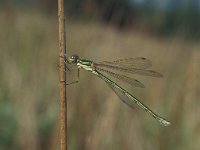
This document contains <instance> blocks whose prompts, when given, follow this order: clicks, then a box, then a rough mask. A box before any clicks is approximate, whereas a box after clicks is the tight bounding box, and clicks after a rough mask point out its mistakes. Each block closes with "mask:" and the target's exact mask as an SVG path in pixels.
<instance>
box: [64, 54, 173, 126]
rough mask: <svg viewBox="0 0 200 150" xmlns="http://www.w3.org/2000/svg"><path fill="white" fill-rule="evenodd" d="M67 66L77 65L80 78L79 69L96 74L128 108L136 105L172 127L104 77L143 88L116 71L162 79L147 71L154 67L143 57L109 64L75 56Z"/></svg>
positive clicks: (69, 60) (163, 123) (153, 72)
mask: <svg viewBox="0 0 200 150" xmlns="http://www.w3.org/2000/svg"><path fill="white" fill-rule="evenodd" d="M67 64H75V65H76V66H77V68H78V78H79V68H83V69H85V70H87V71H89V72H91V73H93V74H95V75H96V76H98V77H99V78H101V79H102V80H104V81H105V82H106V83H107V84H108V85H109V86H110V87H111V88H112V89H113V91H114V92H115V93H116V94H117V95H118V96H119V97H120V99H121V100H122V101H123V102H124V103H126V104H127V105H128V106H130V107H131V108H133V107H134V105H135V104H137V105H138V106H139V107H140V108H142V109H143V110H145V111H146V112H147V113H148V114H149V115H151V116H152V117H154V118H155V119H156V120H157V121H158V122H159V123H160V124H162V125H164V126H169V125H170V122H169V121H167V120H166V119H164V118H162V117H160V116H159V115H157V114H156V113H154V112H153V111H152V110H151V109H150V108H148V107H147V106H146V105H145V104H143V103H142V102H141V101H140V100H138V99H137V98H136V97H134V96H133V95H132V94H130V93H129V92H128V91H127V90H125V89H124V88H123V87H121V86H120V85H118V84H117V83H116V82H114V81H113V80H111V79H110V78H108V77H107V76H105V75H104V74H107V75H109V76H111V77H114V78H116V79H118V80H121V81H123V82H125V83H128V84H130V85H133V86H136V87H141V88H143V87H144V85H143V84H142V83H141V82H140V81H138V80H136V79H134V78H131V77H128V76H126V75H123V74H119V73H116V71H118V72H125V73H129V74H139V75H145V76H152V77H162V75H161V74H160V73H158V72H156V71H153V70H147V69H148V68H150V67H151V66H152V63H151V61H150V60H148V59H146V58H143V57H137V58H129V59H120V60H116V61H113V62H109V61H102V62H93V61H91V60H87V59H81V58H79V56H78V55H76V54H75V55H72V56H71V57H70V58H68V59H67ZM73 83H74V82H73ZM120 94H121V95H123V96H125V97H126V98H122V97H121V96H120Z"/></svg>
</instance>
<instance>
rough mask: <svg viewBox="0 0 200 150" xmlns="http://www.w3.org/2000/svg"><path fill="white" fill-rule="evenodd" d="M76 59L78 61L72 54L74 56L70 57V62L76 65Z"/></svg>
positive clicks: (77, 57) (76, 56)
mask: <svg viewBox="0 0 200 150" xmlns="http://www.w3.org/2000/svg"><path fill="white" fill-rule="evenodd" d="M78 59H79V56H78V55H76V54H74V55H72V56H71V58H70V61H71V62H73V63H76V62H77V60H78Z"/></svg>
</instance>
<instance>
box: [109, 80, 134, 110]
mask: <svg viewBox="0 0 200 150" xmlns="http://www.w3.org/2000/svg"><path fill="white" fill-rule="evenodd" d="M108 86H109V87H110V88H111V89H112V90H113V91H114V92H115V94H116V95H117V96H118V97H119V98H120V100H121V101H122V102H123V103H125V104H126V105H128V106H129V107H131V108H132V109H134V106H135V104H134V103H133V102H132V101H130V100H129V98H128V97H127V96H125V95H124V94H123V93H121V92H120V91H119V90H117V89H116V88H114V87H112V86H110V85H109V84H108Z"/></svg>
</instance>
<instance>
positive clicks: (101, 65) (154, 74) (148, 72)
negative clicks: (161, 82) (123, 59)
mask: <svg viewBox="0 0 200 150" xmlns="http://www.w3.org/2000/svg"><path fill="white" fill-rule="evenodd" d="M94 66H95V67H96V68H107V69H111V70H115V71H121V72H127V73H131V74H139V75H143V76H152V77H162V76H163V75H162V74H160V73H158V72H156V71H153V70H145V69H135V68H127V67H122V66H116V65H112V64H107V63H94Z"/></svg>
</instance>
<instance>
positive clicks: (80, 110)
mask: <svg viewBox="0 0 200 150" xmlns="http://www.w3.org/2000/svg"><path fill="white" fill-rule="evenodd" d="M0 26H1V29H0V30H1V31H0V49H1V50H0V55H1V59H0V77H1V80H0V89H1V90H0V116H1V117H0V150H4V149H6V150H9V149H15V150H17V149H20V150H24V149H28V150H39V149H48V150H55V149H58V148H59V135H58V134H59V125H58V123H59V95H58V93H59V91H58V90H59V87H58V84H59V82H58V66H57V65H58V24H57V18H56V16H55V18H54V17H49V16H45V15H43V14H40V13H36V12H32V13H30V12H29V13H28V12H14V13H6V12H2V13H0ZM67 32H68V34H67V41H68V52H69V53H70V54H73V53H78V54H79V55H80V56H81V57H84V58H88V59H92V60H96V61H100V60H115V59H118V58H127V57H138V56H142V57H146V58H149V59H150V60H152V62H153V69H154V70H157V71H159V72H161V73H162V74H163V75H164V78H159V79H156V78H151V77H141V76H136V78H137V79H139V80H140V81H142V82H143V83H144V84H145V86H146V88H145V89H138V88H132V87H128V89H129V91H131V93H133V94H134V95H135V96H136V97H138V98H139V99H140V100H142V101H143V102H144V103H146V104H147V105H148V106H150V108H152V109H153V110H154V111H156V112H157V113H159V114H160V115H161V116H164V117H165V118H167V119H169V120H170V121H171V123H172V125H171V126H170V127H162V126H160V125H159V124H158V123H157V122H156V121H155V120H154V119H152V118H151V117H149V116H148V115H146V113H145V112H143V111H141V110H140V109H138V108H137V107H136V108H135V110H131V109H130V108H129V107H127V106H126V105H124V103H122V102H121V101H120V100H119V99H118V97H117V96H116V95H115V94H114V93H113V91H112V90H111V89H110V88H109V87H108V86H107V85H106V84H105V83H104V82H103V81H101V80H100V79H98V78H97V77H95V76H93V75H91V74H90V73H88V72H85V71H82V70H81V77H80V82H79V83H78V84H76V85H71V86H69V87H68V131H69V132H68V141H69V143H68V147H69V149H70V150H80V149H81V150H84V149H86V150H111V149H113V150H122V149H123V150H133V149H134V150H146V149H148V150H173V149H174V150H188V149H191V150H198V149H199V147H200V135H199V134H198V133H199V131H200V119H199V113H200V102H199V96H200V95H199V91H200V82H199V77H200V68H199V64H200V44H199V42H198V41H196V42H188V41H184V40H182V39H181V37H178V36H175V37H170V38H166V39H164V38H156V37H152V36H150V35H146V34H144V33H143V34H142V33H138V32H137V31H124V32H122V31H118V30H116V29H113V28H112V27H111V26H105V25H102V24H99V23H93V22H89V23H86V22H81V21H72V20H68V22H67Z"/></svg>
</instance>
